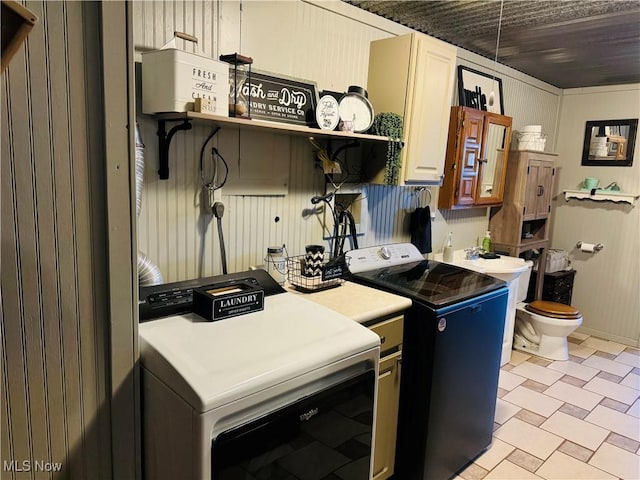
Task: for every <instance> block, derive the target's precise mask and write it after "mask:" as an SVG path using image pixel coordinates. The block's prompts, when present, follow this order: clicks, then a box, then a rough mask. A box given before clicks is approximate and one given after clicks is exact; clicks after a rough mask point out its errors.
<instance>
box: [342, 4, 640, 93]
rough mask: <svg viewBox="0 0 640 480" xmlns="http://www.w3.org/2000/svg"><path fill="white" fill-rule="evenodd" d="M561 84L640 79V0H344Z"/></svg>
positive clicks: (550, 82)
mask: <svg viewBox="0 0 640 480" xmlns="http://www.w3.org/2000/svg"><path fill="white" fill-rule="evenodd" d="M343 1H345V2H346V3H350V4H352V5H355V6H357V7H359V8H362V9H363V10H366V11H369V12H371V13H374V14H377V15H380V16H382V17H384V18H387V19H389V20H392V21H394V22H397V23H400V24H402V25H405V26H407V27H410V28H413V29H414V30H418V31H420V32H423V33H426V34H428V35H431V36H433V37H436V38H439V39H441V40H444V41H447V42H449V43H452V44H454V45H457V46H459V47H461V48H464V49H466V50H469V51H472V52H474V53H477V54H479V55H482V56H484V57H487V58H490V59H492V60H493V59H494V58H495V56H496V44H497V40H498V25H499V24H500V38H499V40H500V41H499V48H498V51H497V58H498V62H499V63H501V64H503V65H507V66H509V67H511V68H514V69H516V70H519V71H521V72H523V73H526V74H527V75H530V76H532V77H534V78H537V79H539V80H542V81H544V82H547V83H549V84H551V85H554V86H556V87H558V88H576V87H589V86H597V85H617V84H628V83H640V2H639V1H638V0H631V1H627V0H546V1H540V0H505V1H504V5H503V12H502V21H501V22H500V4H501V2H500V0H446V1H440V0H413V1H394V0H343Z"/></svg>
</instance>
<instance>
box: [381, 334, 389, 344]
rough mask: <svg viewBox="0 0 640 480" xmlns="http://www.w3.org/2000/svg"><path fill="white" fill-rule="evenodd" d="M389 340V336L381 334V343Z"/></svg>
mask: <svg viewBox="0 0 640 480" xmlns="http://www.w3.org/2000/svg"><path fill="white" fill-rule="evenodd" d="M386 341H387V337H385V336H384V335H380V345H382V344H384V342H386Z"/></svg>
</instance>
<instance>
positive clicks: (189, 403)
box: [139, 271, 380, 480]
mask: <svg viewBox="0 0 640 480" xmlns="http://www.w3.org/2000/svg"><path fill="white" fill-rule="evenodd" d="M243 275H244V276H251V278H252V279H257V281H258V283H260V285H263V286H265V287H266V288H265V293H266V297H265V301H264V310H263V311H259V312H254V313H250V314H246V315H242V316H238V317H234V318H229V319H225V320H222V321H216V322H208V321H205V320H204V319H203V318H201V317H199V316H198V315H196V314H194V313H183V314H176V315H172V316H169V317H165V318H160V319H156V320H153V321H149V322H146V323H142V324H140V326H139V337H140V361H141V364H142V373H141V376H142V414H143V457H144V459H143V469H144V475H145V477H146V478H149V479H163V478H167V479H176V478H180V479H215V480H223V479H225V478H243V479H244V478H254V475H255V476H256V477H257V476H258V475H259V474H260V475H263V476H264V475H265V474H266V475H267V477H266V478H270V477H269V472H271V471H273V472H275V471H286V472H287V473H288V474H290V475H291V478H306V477H305V475H307V474H308V470H306V469H309V468H315V469H317V468H318V467H317V466H312V465H311V463H310V462H309V461H307V460H306V459H307V458H322V459H326V460H323V461H322V462H321V463H322V465H323V467H322V468H326V469H327V472H326V474H327V475H329V474H332V473H334V474H338V475H340V473H339V472H340V471H342V472H348V471H350V472H358V473H357V474H356V476H355V477H354V476H349V477H348V478H357V479H358V480H360V479H362V480H367V479H369V478H371V464H372V455H371V445H372V444H373V439H372V432H373V427H374V426H373V417H374V415H373V412H374V411H375V410H374V408H375V405H374V401H375V400H374V399H375V394H376V390H377V372H378V357H379V344H380V340H379V337H378V336H377V335H376V334H374V333H373V332H371V331H370V330H368V329H367V328H365V327H363V326H362V325H360V324H358V323H357V322H354V321H352V320H350V319H348V318H346V317H344V316H342V315H340V314H338V313H336V312H334V311H332V310H329V309H327V308H325V307H322V306H320V305H317V304H315V303H312V302H310V301H308V300H306V299H304V298H302V297H301V296H300V295H293V294H291V293H276V292H278V291H282V290H281V289H280V287H279V286H277V284H275V282H274V281H273V279H271V277H269V276H268V274H266V272H264V271H252V272H243V273H241V274H233V275H228V276H221V277H212V278H210V279H205V280H203V281H202V282H206V283H202V284H207V285H209V284H215V283H216V282H220V281H224V282H228V281H229V279H232V280H233V279H239V278H242V276H243ZM252 281H253V280H252ZM254 283H255V281H254ZM156 288H157V287H156ZM166 291H181V293H184V289H181V288H178V287H176V286H175V285H172V286H171V288H169V289H167V290H166ZM156 292H157V291H156ZM159 296H161V295H156V296H155V297H154V298H156V299H157V298H159ZM163 298H164V300H163V301H165V302H166V303H167V304H169V306H172V305H173V306H175V301H172V300H171V297H166V296H165V297H163ZM167 298H168V299H169V301H166V300H167ZM182 298H185V297H184V295H183V296H182ZM141 300H142V301H143V302H144V301H145V297H144V296H143V295H142V292H141ZM187 300H188V298H187ZM187 300H185V302H186V304H187V305H188V301H187ZM183 303H184V302H183ZM158 312H160V313H161V312H162V309H159V310H158ZM354 400H360V403H358V402H357V401H356V402H354ZM345 428H346V430H345ZM345 431H351V434H347V435H346V436H345V434H344V432H345ZM338 432H341V433H338ZM347 442H350V443H349V445H347V446H346V447H345V446H344V445H345V444H346V443H347ZM353 442H356V443H357V444H358V445H356V446H360V454H357V455H355V456H354V454H353V453H352V454H351V456H349V454H348V453H347V452H350V451H354V449H353V448H351V449H349V448H348V447H353ZM367 445H368V449H369V451H368V452H366V448H367ZM252 449H253V450H252ZM356 450H357V449H356ZM358 455H359V456H358ZM269 469H273V470H269ZM238 472H242V473H238ZM244 475H246V476H244ZM271 478H275V477H271ZM287 478H289V477H287ZM314 478H316V477H314ZM317 478H322V477H317Z"/></svg>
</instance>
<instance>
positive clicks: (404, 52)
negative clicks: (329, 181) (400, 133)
mask: <svg viewBox="0 0 640 480" xmlns="http://www.w3.org/2000/svg"><path fill="white" fill-rule="evenodd" d="M456 51H457V49H456V48H455V47H454V46H452V45H449V44H447V43H444V42H442V41H440V40H437V39H435V38H432V37H428V36H426V35H423V34H421V33H411V34H408V35H401V36H398V37H392V38H385V39H382V40H376V41H373V42H371V47H370V52H369V77H368V82H367V91H368V93H369V100H370V101H371V103H372V105H373V108H374V111H375V112H376V113H381V112H392V113H397V114H399V115H402V116H403V119H404V137H405V138H404V142H405V145H404V148H403V149H402V153H401V159H400V161H401V166H400V173H399V176H398V184H400V185H403V184H416V185H417V184H439V183H440V181H441V176H442V168H443V164H444V155H445V150H446V144H447V125H448V124H449V109H450V106H451V99H452V95H453V85H454V79H455V67H456ZM365 162H368V164H366V165H365V167H366V169H367V170H368V172H370V180H371V181H372V182H374V183H383V181H384V164H385V162H386V150H383V149H381V148H378V149H377V152H376V156H375V158H373V159H367V160H365Z"/></svg>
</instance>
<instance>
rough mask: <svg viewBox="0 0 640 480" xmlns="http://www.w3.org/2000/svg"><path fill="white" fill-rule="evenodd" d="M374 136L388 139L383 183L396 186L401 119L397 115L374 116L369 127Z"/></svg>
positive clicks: (401, 131)
mask: <svg viewBox="0 0 640 480" xmlns="http://www.w3.org/2000/svg"><path fill="white" fill-rule="evenodd" d="M371 128H372V129H373V132H374V133H375V134H376V135H380V136H382V137H388V138H389V141H388V142H387V162H386V164H385V172H384V183H385V184H386V185H396V184H397V182H398V174H399V172H400V150H402V147H403V146H404V144H403V142H402V134H403V119H402V116H401V115H398V114H397V113H390V112H382V113H378V114H376V116H375V118H374V120H373V125H372V127H371Z"/></svg>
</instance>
